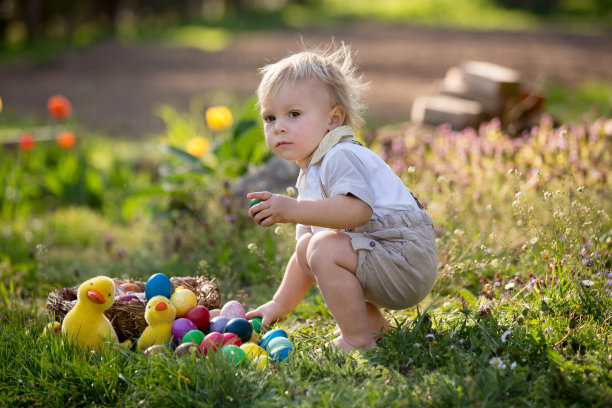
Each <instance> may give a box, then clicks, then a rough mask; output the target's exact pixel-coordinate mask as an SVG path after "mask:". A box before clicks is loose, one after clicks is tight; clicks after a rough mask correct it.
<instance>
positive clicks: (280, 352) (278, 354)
mask: <svg viewBox="0 0 612 408" xmlns="http://www.w3.org/2000/svg"><path fill="white" fill-rule="evenodd" d="M292 350H293V348H291V347H289V346H280V347H276V348H275V349H274V350H272V351H270V352H269V353H268V355H269V356H270V358H271V359H272V360H274V361H275V362H278V363H280V362H281V361H283V360H285V359H286V358H287V357H289V355H290V354H291V351H292Z"/></svg>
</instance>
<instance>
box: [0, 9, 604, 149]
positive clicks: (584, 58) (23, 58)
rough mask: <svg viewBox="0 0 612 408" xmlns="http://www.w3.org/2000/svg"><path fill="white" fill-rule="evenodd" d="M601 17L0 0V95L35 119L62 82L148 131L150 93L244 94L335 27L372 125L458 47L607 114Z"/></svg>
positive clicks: (451, 60) (155, 108)
mask: <svg viewBox="0 0 612 408" xmlns="http://www.w3.org/2000/svg"><path fill="white" fill-rule="evenodd" d="M611 29H612V0H456V1H450V0H404V1H401V0H379V1H376V2H372V1H367V0H354V1H350V2H346V1H342V0H181V1H169V0H148V1H139V0H110V1H100V0H78V1H77V0H61V1H43V0H0V44H1V50H0V96H1V97H2V98H3V101H4V111H5V112H4V114H5V115H9V116H10V115H11V114H15V115H19V116H20V117H23V116H24V115H25V116H30V117H32V118H33V120H35V118H36V117H44V115H45V114H46V112H45V106H44V105H45V102H46V100H47V98H48V97H49V96H50V95H53V94H57V93H61V94H63V95H65V96H66V97H68V99H69V100H70V101H72V103H73V104H74V105H75V106H77V107H78V109H75V115H76V117H77V118H78V120H79V122H80V123H83V124H85V125H87V126H89V127H91V128H93V129H100V130H101V131H103V132H105V133H106V134H107V135H108V136H112V137H128V138H134V137H136V138H141V137H147V136H150V135H152V134H158V133H159V132H163V130H164V128H165V126H164V121H163V120H162V118H160V114H159V109H160V106H163V105H172V106H174V107H176V108H177V109H187V108H188V107H189V104H190V101H192V99H193V98H194V97H196V96H198V95H207V98H209V100H213V101H216V102H219V103H228V102H230V100H232V98H234V99H238V100H244V99H245V98H250V97H251V96H252V95H253V93H254V89H255V87H256V85H257V68H259V67H261V66H262V65H265V64H266V63H269V62H274V61H276V60H277V59H279V58H281V57H283V56H284V55H286V54H287V53H289V52H294V51H299V50H300V49H301V48H302V47H303V44H308V45H314V46H316V45H320V44H325V43H328V42H329V41H330V40H332V39H334V40H335V41H338V42H339V41H345V42H347V43H349V44H351V45H352V47H353V49H354V50H355V51H357V53H358V54H357V61H358V63H359V65H360V69H361V72H362V73H363V74H364V78H365V79H366V80H367V81H369V82H370V84H371V88H370V93H369V95H368V102H369V105H370V111H369V117H368V123H369V124H370V125H372V126H378V125H381V124H388V123H391V122H404V121H407V120H409V119H410V114H411V109H412V106H413V103H414V101H415V98H417V97H418V96H421V95H431V94H435V93H436V92H438V88H439V86H440V84H439V82H440V79H442V78H444V77H445V75H446V74H447V72H448V70H449V69H450V68H452V67H453V66H457V65H460V64H461V63H462V62H464V61H467V60H478V61H487V62H491V63H495V64H499V65H501V66H503V67H508V68H511V69H513V70H516V72H518V73H519V74H520V76H521V81H522V83H523V84H526V85H527V86H528V91H529V92H533V93H535V94H537V95H538V97H542V98H544V99H545V104H546V110H547V111H548V112H550V113H551V114H553V116H554V117H555V118H556V119H557V120H559V121H563V120H570V119H571V120H577V119H578V118H580V117H581V115H583V114H585V113H589V112H591V113H592V116H593V117H597V116H601V115H607V114H609V113H610V106H611V105H612V71H611V70H610V67H611V66H612V31H611ZM211 94H214V95H213V96H211Z"/></svg>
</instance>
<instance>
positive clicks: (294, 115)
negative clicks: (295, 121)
mask: <svg viewBox="0 0 612 408" xmlns="http://www.w3.org/2000/svg"><path fill="white" fill-rule="evenodd" d="M298 116H300V112H295V111H293V112H289V117H290V118H297V117H298Z"/></svg>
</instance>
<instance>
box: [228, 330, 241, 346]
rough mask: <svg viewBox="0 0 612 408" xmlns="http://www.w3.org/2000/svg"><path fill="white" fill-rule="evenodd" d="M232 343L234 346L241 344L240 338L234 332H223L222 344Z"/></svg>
mask: <svg viewBox="0 0 612 408" xmlns="http://www.w3.org/2000/svg"><path fill="white" fill-rule="evenodd" d="M228 344H233V345H235V346H238V347H240V346H242V340H240V337H238V335H237V334H236V333H223V345H224V346H225V345H228Z"/></svg>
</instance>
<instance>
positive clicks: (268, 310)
mask: <svg viewBox="0 0 612 408" xmlns="http://www.w3.org/2000/svg"><path fill="white" fill-rule="evenodd" d="M254 317H261V327H262V328H263V331H267V330H268V326H270V325H271V324H273V323H276V322H277V321H279V320H282V319H283V318H284V317H285V315H284V314H283V312H282V308H281V307H280V305H279V304H278V303H276V302H275V301H274V300H271V301H269V302H268V303H264V304H263V305H261V306H259V307H258V308H257V309H255V310H252V311H250V312H248V313H247V314H246V318H247V319H252V318H254Z"/></svg>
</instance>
